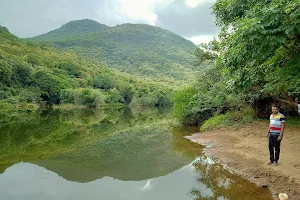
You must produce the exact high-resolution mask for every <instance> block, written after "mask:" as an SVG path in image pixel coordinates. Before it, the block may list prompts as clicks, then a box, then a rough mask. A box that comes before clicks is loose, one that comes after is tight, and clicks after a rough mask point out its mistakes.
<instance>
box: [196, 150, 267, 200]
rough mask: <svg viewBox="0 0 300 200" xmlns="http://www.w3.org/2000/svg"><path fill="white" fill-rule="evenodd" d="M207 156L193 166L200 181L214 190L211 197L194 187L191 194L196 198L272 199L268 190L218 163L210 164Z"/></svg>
mask: <svg viewBox="0 0 300 200" xmlns="http://www.w3.org/2000/svg"><path fill="white" fill-rule="evenodd" d="M206 160H207V157H206V156H204V155H203V156H202V157H201V159H200V161H199V162H195V163H194V164H193V166H194V167H195V171H196V172H197V173H198V174H199V179H198V181H199V182H200V183H201V184H204V185H206V186H207V187H208V188H210V189H211V190H212V191H213V195H212V196H209V197H205V196H201V191H199V190H197V189H192V190H191V194H192V195H194V196H195V198H194V199H195V200H207V199H210V200H220V199H224V200H229V199H230V200H239V199H243V200H253V199H256V200H271V199H273V198H272V197H271V194H270V192H269V191H268V190H265V189H262V188H258V187H256V186H255V185H254V184H252V183H250V182H249V181H247V180H245V179H243V178H242V177H239V176H236V175H233V174H231V173H230V172H228V171H227V170H225V169H224V168H223V167H222V166H220V165H218V164H209V163H208V162H207V161H206Z"/></svg>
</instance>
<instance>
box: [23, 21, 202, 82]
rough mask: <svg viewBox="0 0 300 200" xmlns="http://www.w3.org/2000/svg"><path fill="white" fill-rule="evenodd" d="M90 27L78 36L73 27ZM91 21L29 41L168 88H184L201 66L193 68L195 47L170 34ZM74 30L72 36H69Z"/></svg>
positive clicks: (149, 28) (69, 25)
mask: <svg viewBox="0 0 300 200" xmlns="http://www.w3.org/2000/svg"><path fill="white" fill-rule="evenodd" d="M90 24H94V25H95V28H93V29H92V30H91V32H90V33H87V32H86V31H82V32H81V33H80V32H79V31H80V30H77V27H86V26H89V25H90ZM98 26H100V24H99V23H97V22H95V21H92V20H80V21H73V22H69V23H68V24H66V25H64V26H62V27H61V28H59V29H57V30H53V31H51V32H50V33H47V34H44V35H41V36H37V37H34V38H29V39H28V40H30V41H37V42H39V43H41V44H46V45H51V46H54V47H59V48H61V49H65V50H69V51H73V52H76V53H77V54H78V55H80V56H82V57H85V58H88V59H90V60H93V61H94V62H96V63H101V64H102V63H106V65H107V67H109V68H113V69H117V70H119V71H122V72H127V73H130V74H133V75H138V76H141V77H144V78H148V80H158V81H162V82H165V83H170V84H172V85H177V86H181V85H182V83H185V85H187V84H188V83H191V82H193V81H194V80H195V74H196V72H197V71H200V70H201V69H202V68H203V67H202V66H195V63H196V60H195V56H194V54H193V52H194V51H195V49H196V46H195V45H194V44H193V43H192V42H191V41H188V40H186V39H184V38H182V37H180V36H179V35H176V34H174V33H172V32H170V31H167V30H164V29H161V28H158V27H153V26H150V25H145V24H122V25H118V26H115V27H105V28H98V31H94V30H97V28H96V27H98ZM73 29H76V30H77V32H76V34H70V32H72V31H71V30H73Z"/></svg>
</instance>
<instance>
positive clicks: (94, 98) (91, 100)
mask: <svg viewBox="0 0 300 200" xmlns="http://www.w3.org/2000/svg"><path fill="white" fill-rule="evenodd" d="M60 98H61V102H62V103H63V104H69V103H71V104H77V105H84V106H88V107H101V106H103V105H104V104H105V95H104V94H102V92H101V91H100V90H97V89H90V88H79V89H67V90H63V91H62V92H61V96H60Z"/></svg>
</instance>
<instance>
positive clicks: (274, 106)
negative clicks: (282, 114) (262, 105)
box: [272, 103, 279, 114]
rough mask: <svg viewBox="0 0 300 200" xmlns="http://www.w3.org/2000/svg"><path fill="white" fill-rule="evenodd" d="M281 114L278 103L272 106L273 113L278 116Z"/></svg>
mask: <svg viewBox="0 0 300 200" xmlns="http://www.w3.org/2000/svg"><path fill="white" fill-rule="evenodd" d="M278 112H279V107H278V105H277V104H276V103H273V104H272V113H273V114H277V113H278Z"/></svg>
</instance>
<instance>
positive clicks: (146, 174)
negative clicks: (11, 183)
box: [0, 109, 190, 182]
mask: <svg viewBox="0 0 300 200" xmlns="http://www.w3.org/2000/svg"><path fill="white" fill-rule="evenodd" d="M167 115H168V113H167V112H164V111H161V110H156V109H149V110H145V109H143V110H142V111H141V110H133V111H132V110H128V109H127V110H126V109H125V110H71V111H65V110H64V111H38V112H35V111H30V112H29V111H11V112H7V113H1V114H0V122H1V123H0V152H1V154H0V172H1V173H2V172H3V171H4V170H5V169H6V168H8V167H9V166H11V165H13V164H15V163H19V162H21V161H25V162H31V163H38V164H39V165H41V166H45V167H46V168H48V169H50V170H51V171H54V172H57V173H58V174H60V175H61V176H64V177H65V178H66V179H68V180H76V181H79V182H85V181H91V180H95V179H97V178H101V177H103V176H111V177H115V178H118V179H122V180H142V179H147V178H151V177H156V176H162V175H165V174H167V173H169V172H171V171H174V170H176V169H178V168H180V167H182V166H183V165H185V164H186V163H187V162H188V161H190V159H188V158H186V156H181V155H180V153H176V151H172V148H173V147H174V144H171V135H172V133H171V132H172V130H171V126H170V124H171V123H172V121H170V120H169V118H168V117H167Z"/></svg>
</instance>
